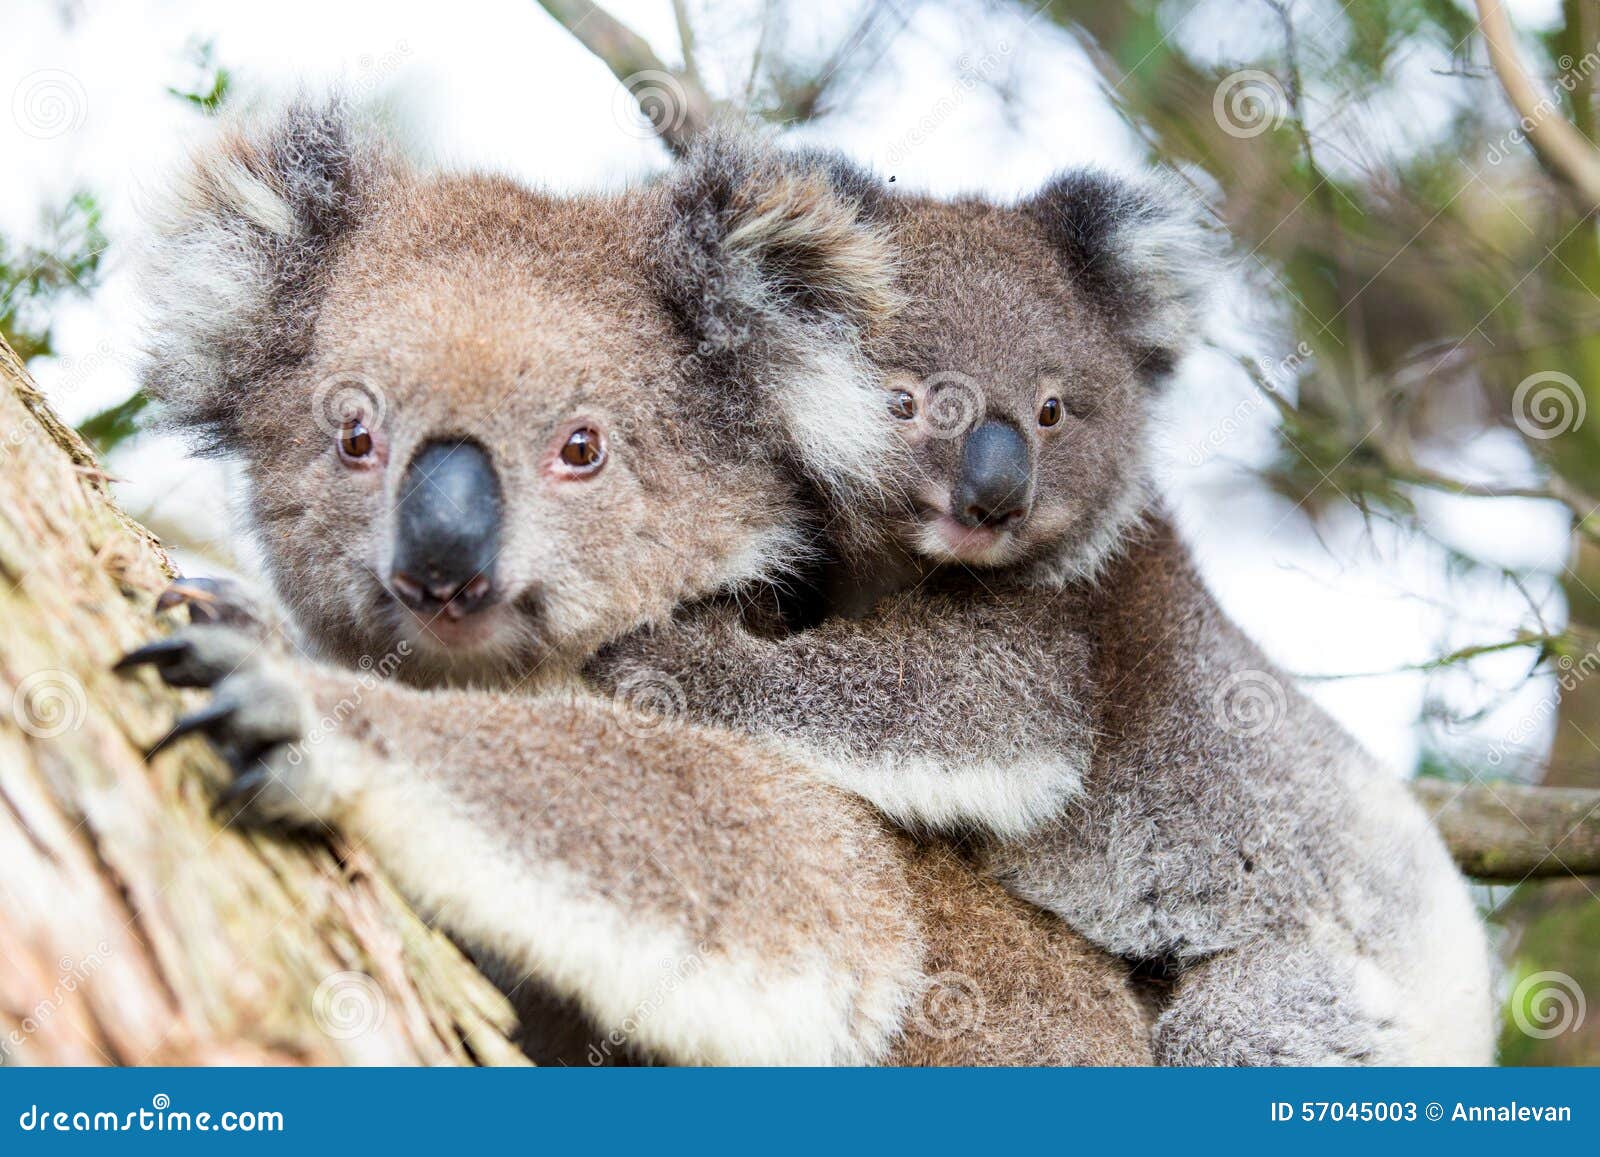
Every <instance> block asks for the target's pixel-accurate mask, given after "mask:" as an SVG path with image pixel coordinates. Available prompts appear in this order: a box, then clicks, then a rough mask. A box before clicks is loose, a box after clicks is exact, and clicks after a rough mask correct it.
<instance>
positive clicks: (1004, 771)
mask: <svg viewBox="0 0 1600 1157" xmlns="http://www.w3.org/2000/svg"><path fill="white" fill-rule="evenodd" d="M1029 597H1030V598H1031V597H1032V596H1031V595H1030V596H1029ZM1032 613H1033V611H1032V608H1030V607H1026V606H1012V605H1009V604H1008V603H1000V602H997V603H996V604H995V605H992V606H984V605H978V604H976V603H972V602H963V601H960V600H956V599H948V598H934V597H929V598H923V597H921V596H918V597H915V598H907V599H901V600H895V601H892V602H891V603H889V604H886V605H884V606H883V607H880V608H879V610H878V611H876V612H874V613H873V614H871V615H869V616H868V617H866V618H864V619H843V618H835V619H830V620H827V621H825V622H824V623H822V624H820V625H819V626H817V627H815V628H813V629H811V630H807V631H804V632H800V633H796V634H792V635H788V636H784V637H781V638H777V639H772V638H766V637H758V636H756V635H753V634H751V633H750V632H748V631H746V630H745V629H744V628H743V627H742V626H741V625H740V623H739V621H738V617H737V613H736V610H735V609H734V608H732V607H729V606H725V605H718V604H712V605H709V606H705V607H702V608H699V609H697V610H696V611H695V612H694V613H693V614H690V615H687V616H683V617H680V618H679V619H677V620H675V621H673V622H672V623H669V624H666V625H664V626H661V627H658V628H656V629H654V630H652V631H648V632H641V633H640V634H637V635H634V636H631V637H630V638H628V639H625V640H623V641H621V642H620V643H617V644H613V645H612V647H611V648H609V649H608V651H607V654H606V655H605V656H604V658H603V659H602V660H601V661H600V662H598V663H597V664H595V665H594V666H593V667H592V668H591V670H590V674H591V677H592V678H593V679H594V680H595V682H596V684H597V685H598V686H600V687H601V688H602V689H604V690H606V691H608V692H611V693H613V694H616V695H618V696H620V697H621V698H623V699H624V700H628V699H630V698H632V697H634V696H635V695H636V694H638V695H640V697H641V698H642V697H644V696H648V695H652V694H657V695H658V697H659V692H660V691H661V688H662V687H663V686H666V685H670V687H671V689H672V690H671V692H670V697H671V698H673V699H675V700H676V701H678V702H681V704H682V705H683V707H684V709H685V710H686V711H687V712H688V714H689V715H690V716H691V717H692V718H694V719H697V720H700V721H702V722H708V723H714V724H717V725H719V726H724V727H729V728H732V729H735V730H739V731H743V732H746V733H748V734H752V735H758V736H766V737H774V738H781V739H784V740H786V741H788V742H789V743H790V744H793V745H796V746H797V747H798V748H799V749H800V750H801V751H802V752H803V754H804V757H805V759H806V760H807V762H808V763H810V764H811V765H812V766H813V767H815V768H816V769H817V770H819V771H821V772H822V773H823V774H824V775H826V776H827V778H828V779H829V780H830V781H831V782H833V783H835V784H837V785H838V786H840V787H841V788H844V789H845V790H847V791H850V792H853V793H854V794H857V795H859V796H861V797H863V798H864V799H866V800H868V801H869V802H871V803H872V804H873V805H874V806H875V807H877V808H878V809H879V810H880V811H882V812H883V813H884V814H885V815H886V816H888V817H889V818H890V819H891V820H893V821H894V822H895V823H896V824H898V825H899V826H901V827H904V828H907V829H909V830H911V831H915V832H924V833H925V832H951V831H958V832H959V831H967V830H972V829H978V830H982V831H986V832H990V833H995V834H1000V835H1004V836H1016V835H1020V834H1022V833H1025V832H1027V831H1030V830H1032V829H1034V828H1035V827H1037V826H1038V825H1039V824H1041V823H1043V822H1046V821H1048V820H1049V819H1050V818H1052V817H1053V816H1055V815H1056V814H1057V813H1058V812H1059V811H1060V809H1061V808H1062V807H1063V806H1064V805H1065V804H1066V803H1067V801H1069V800H1070V799H1071V798H1072V797H1073V795H1074V794H1075V793H1076V792H1077V789H1078V785H1079V783H1080V781H1081V778H1082V775H1083V772H1084V770H1085V768H1086V766H1087V764H1088V760H1089V754H1090V744H1091V731H1090V728H1089V726H1088V724H1087V713H1088V704H1087V702H1086V698H1085V696H1084V694H1083V686H1084V679H1083V677H1082V663H1083V661H1084V660H1083V646H1082V642H1081V640H1080V639H1078V638H1077V637H1075V636H1070V635H1069V636H1068V637H1066V638H1062V639H1056V640H1047V639H1046V638H1045V637H1043V636H1042V635H1041V633H1039V632H1031V633H1024V632H1018V631H1016V630H1015V629H1014V624H1013V629H1012V630H1010V631H1007V632H1000V631H996V630H995V629H994V619H995V617H996V616H1000V617H1005V618H1008V619H1009V618H1011V617H1014V616H1015V615H1018V614H1023V615H1028V614H1032ZM1047 642H1049V643H1050V644H1051V645H1050V646H1048V647H1047V646H1046V645H1045V644H1046V643H1047Z"/></svg>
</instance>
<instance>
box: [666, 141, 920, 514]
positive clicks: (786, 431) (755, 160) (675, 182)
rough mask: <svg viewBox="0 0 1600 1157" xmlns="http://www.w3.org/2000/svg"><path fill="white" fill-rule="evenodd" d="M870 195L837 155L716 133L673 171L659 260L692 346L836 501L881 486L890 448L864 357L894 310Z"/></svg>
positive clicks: (887, 243) (889, 260) (892, 275)
mask: <svg viewBox="0 0 1600 1157" xmlns="http://www.w3.org/2000/svg"><path fill="white" fill-rule="evenodd" d="M873 195H874V194H873V183H872V181H871V179H870V178H868V177H866V176H865V175H863V174H860V173H859V172H858V171H856V170H853V169H851V168H850V167H849V166H848V163H847V162H844V161H843V160H842V159H839V158H833V157H823V156H820V155H808V154H792V153H782V152H779V151H778V150H776V149H774V148H772V147H770V146H768V145H766V144H765V143H763V142H762V141H760V140H759V139H757V138H755V137H754V136H752V135H748V134H745V133H742V132H739V131H736V130H731V129H728V128H719V129H715V130H713V131H711V132H709V133H708V134H706V136H705V137H704V138H703V139H702V140H701V141H699V142H697V144H696V146H695V148H694V149H693V150H692V152H691V154H690V156H689V157H688V158H686V160H685V161H684V162H683V163H682V165H681V166H680V167H679V169H678V171H677V172H676V173H675V174H674V176H673V178H672V179H671V182H670V184H669V187H668V209H667V211H668V215H669V223H668V227H667V236H666V241H665V243H664V244H663V246H662V253H661V257H660V261H661V266H660V274H661V281H662V285H663V292H664V294H665V296H666V297H667V298H668V300H669V301H670V302H671V303H672V304H673V306H674V308H676V309H677V311H678V312H679V314H680V315H681V316H682V317H683V319H684V321H685V323H686V325H687V326H688V328H689V329H690V330H691V331H692V332H693V333H694V335H695V337H696V340H697V343H698V346H699V352H700V354H701V355H702V356H703V357H705V358H707V359H709V361H710V362H711V364H712V365H714V366H715V365H720V366H721V367H723V372H722V375H721V376H722V378H723V380H724V381H725V382H726V383H727V384H728V385H729V386H731V387H732V388H733V389H734V390H735V391H736V392H741V391H742V392H744V393H747V394H748V395H750V396H751V397H752V398H757V399H762V400H766V401H771V402H775V403H776V405H774V406H771V407H763V410H764V411H765V410H768V409H770V410H771V411H773V412H774V413H775V414H776V415H777V425H776V427H775V428H771V432H772V434H773V435H774V436H775V438H776V440H777V442H778V444H779V445H780V446H781V448H782V449H783V451H784V452H786V453H789V454H792V455H793V456H794V458H795V459H796V460H797V461H798V462H799V464H800V466H801V468H802V469H803V470H804V471H805V472H806V474H807V475H808V476H809V477H810V478H811V479H812V481H814V482H816V483H817V484H819V485H821V486H822V487H823V488H824V489H825V490H827V491H828V492H830V493H831V494H832V495H833V496H834V497H835V499H836V500H839V501H849V500H854V499H857V498H860V497H861V496H863V495H865V494H867V493H870V492H872V491H875V490H877V489H880V488H881V487H883V486H884V485H885V483H886V482H887V481H888V479H887V478H886V477H885V464H886V463H891V462H893V461H894V460H895V452H896V448H897V446H898V442H897V440H896V439H895V437H894V432H893V430H892V428H891V427H890V424H889V419H888V417H887V409H886V407H885V406H884V403H883V395H882V391H881V389H880V388H879V387H878V384H877V379H876V376H875V374H874V373H873V372H872V370H871V367H870V363H869V362H868V361H867V359H866V358H865V356H864V355H863V352H862V347H863V344H864V343H865V342H867V341H868V340H870V339H871V337H872V336H873V335H874V334H875V333H876V332H877V331H879V330H880V329H881V328H882V327H883V326H884V325H885V323H887V322H888V320H889V319H890V318H891V317H892V316H893V315H894V313H895V311H896V310H897V308H898V306H899V295H898V292H897V290H896V272H895V262H894V256H893V244H892V242H891V240H890V238H889V234H888V230H887V228H885V227H884V226H883V225H882V224H881V223H879V222H878V221H876V220H874V215H873V212H872V198H873Z"/></svg>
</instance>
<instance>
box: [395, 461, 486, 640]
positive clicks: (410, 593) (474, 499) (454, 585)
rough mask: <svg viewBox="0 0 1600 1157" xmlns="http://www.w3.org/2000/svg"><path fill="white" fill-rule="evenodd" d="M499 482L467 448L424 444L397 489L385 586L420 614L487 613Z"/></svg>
mask: <svg viewBox="0 0 1600 1157" xmlns="http://www.w3.org/2000/svg"><path fill="white" fill-rule="evenodd" d="M500 520H501V496H500V477H499V475H498V474H496V473H495V468H494V463H492V462H491V461H490V460H489V455H488V454H487V453H486V452H485V451H484V450H483V448H482V447H481V446H478V445H477V444H475V443H473V442H460V441H456V442H429V443H427V444H426V445H425V446H423V447H422V449H420V450H418V451H417V454H416V456H415V457H414V458H412V459H411V465H410V466H409V467H407V469H406V474H405V477H404V478H403V479H402V480H401V484H400V504H399V506H398V508H397V510H396V541H395V550H394V566H393V573H391V574H390V576H389V582H390V587H391V589H392V590H393V591H394V593H395V595H396V596H397V597H398V598H399V599H400V601H401V602H403V603H405V604H406V605H407V606H408V607H410V608H411V609H412V610H414V611H417V612H418V613H419V614H423V615H437V614H444V615H446V616H447V617H449V618H452V619H459V618H461V617H463V616H465V615H469V614H471V613H472V612H474V611H477V610H479V609H481V608H483V607H485V606H487V605H488V604H489V602H490V600H491V598H492V596H493V594H494V563H495V558H496V556H497V555H499V553H500Z"/></svg>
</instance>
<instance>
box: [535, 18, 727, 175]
mask: <svg viewBox="0 0 1600 1157" xmlns="http://www.w3.org/2000/svg"><path fill="white" fill-rule="evenodd" d="M538 2H539V6H540V7H541V8H543V9H544V10H545V11H546V12H548V13H549V14H550V15H551V16H552V17H554V18H555V20H556V21H558V22H559V23H560V24H561V26H562V27H563V28H565V29H566V30H567V31H568V32H570V33H572V35H573V36H574V37H575V38H576V39H577V41H578V43H580V44H582V45H583V46H584V47H585V48H587V49H588V50H589V51H590V52H592V53H594V55H595V56H597V57H599V58H600V60H601V61H602V62H603V63H604V64H605V66H606V67H607V68H609V69H610V70H611V74H612V75H613V76H615V77H616V78H617V79H618V80H619V81H621V82H622V85H623V87H624V88H626V89H627V90H628V91H629V92H630V93H632V94H633V97H634V99H635V100H636V101H638V102H639V109H640V111H641V112H643V113H644V115H645V117H646V118H647V119H648V120H649V121H650V123H651V124H652V125H654V126H655V130H656V133H657V135H659V136H660V137H661V140H662V142H663V143H664V144H665V145H666V146H667V148H669V149H671V150H672V152H673V154H674V155H676V156H682V155H683V154H684V153H685V152H687V151H688V148H689V142H690V141H692V140H693V139H694V138H695V137H696V136H697V135H698V134H699V133H700V132H701V131H703V130H704V129H705V127H706V126H707V125H708V124H710V123H711V116H712V112H713V110H714V109H715V107H716V102H715V101H713V100H712V99H711V96H710V94H709V93H707V92H706V90H705V86H704V85H703V84H701V82H700V78H699V75H698V73H697V72H696V71H695V70H694V68H693V65H692V63H689V62H686V65H687V66H686V67H685V68H671V67H669V66H668V65H667V64H666V62H665V61H663V60H662V59H661V58H660V57H659V56H657V55H656V54H655V51H654V50H653V49H652V48H651V47H650V45H649V43H648V42H647V41H646V40H645V38H644V37H642V36H640V35H639V34H638V33H637V32H635V31H634V30H633V29H631V28H629V27H628V26H627V25H626V24H624V23H622V21H620V20H618V19H617V18H616V17H615V16H613V15H611V13H609V12H607V11H606V10H605V9H604V8H602V7H600V6H599V5H598V4H592V3H590V2H589V0H538ZM680 35H681V36H684V44H685V49H686V51H687V50H688V47H689V46H690V45H692V43H693V38H692V36H689V35H688V34H687V33H686V32H685V31H684V30H683V29H682V28H680Z"/></svg>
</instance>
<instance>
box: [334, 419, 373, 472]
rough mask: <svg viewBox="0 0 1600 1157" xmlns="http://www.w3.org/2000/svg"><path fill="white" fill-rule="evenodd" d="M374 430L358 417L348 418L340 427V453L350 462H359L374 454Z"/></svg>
mask: <svg viewBox="0 0 1600 1157" xmlns="http://www.w3.org/2000/svg"><path fill="white" fill-rule="evenodd" d="M372 445H373V443H372V431H370V430H368V429H367V428H366V426H364V425H362V424H361V421H360V420H359V419H357V418H351V419H348V420H347V421H346V422H345V423H344V425H343V426H341V427H339V454H340V456H341V457H343V458H345V459H346V460H347V461H350V462H359V461H361V460H362V459H363V458H367V457H369V456H370V455H371V454H372Z"/></svg>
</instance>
